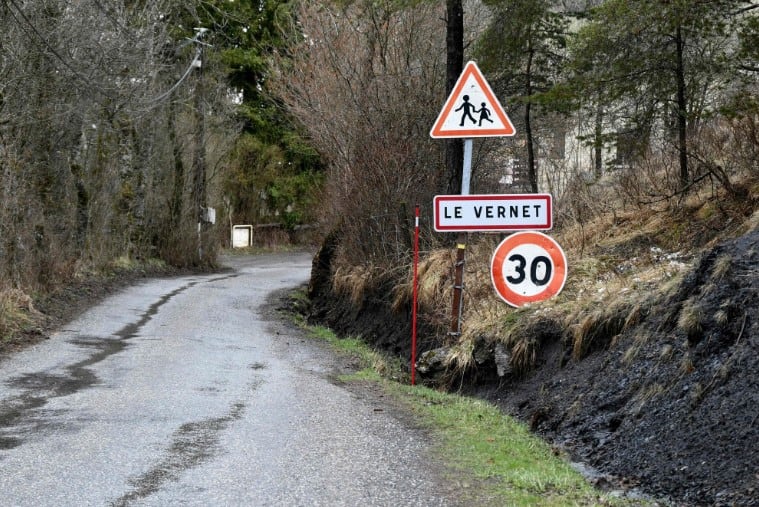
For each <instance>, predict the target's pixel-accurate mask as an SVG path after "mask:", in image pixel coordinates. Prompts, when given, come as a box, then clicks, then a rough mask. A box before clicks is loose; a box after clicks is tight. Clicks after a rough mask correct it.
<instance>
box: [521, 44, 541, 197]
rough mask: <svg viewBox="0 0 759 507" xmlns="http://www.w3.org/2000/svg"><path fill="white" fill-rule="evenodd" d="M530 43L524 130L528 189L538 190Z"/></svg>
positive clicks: (534, 191)
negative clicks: (532, 121) (532, 118)
mask: <svg viewBox="0 0 759 507" xmlns="http://www.w3.org/2000/svg"><path fill="white" fill-rule="evenodd" d="M532 56H533V51H532V45H531V44H529V43H528V56H527V71H526V80H527V83H526V86H525V92H526V96H527V103H526V104H525V106H524V132H525V136H526V137H527V176H528V178H529V180H530V191H531V192H533V193H537V191H538V170H537V167H536V163H535V140H534V139H533V137H532V123H531V117H530V116H531V113H532Z"/></svg>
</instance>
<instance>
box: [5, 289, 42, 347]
mask: <svg viewBox="0 0 759 507" xmlns="http://www.w3.org/2000/svg"><path fill="white" fill-rule="evenodd" d="M39 315H40V314H39V312H38V311H37V310H36V309H35V308H34V304H33V303H32V298H31V297H30V296H29V295H28V294H26V293H24V292H22V291H20V290H18V289H4V290H0V341H5V340H8V339H10V338H12V337H13V336H14V335H16V334H17V333H19V332H21V331H23V330H24V329H25V328H26V327H28V326H29V325H31V324H33V323H34V322H35V320H36V319H37V318H38V317H39Z"/></svg>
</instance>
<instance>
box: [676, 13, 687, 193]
mask: <svg viewBox="0 0 759 507" xmlns="http://www.w3.org/2000/svg"><path fill="white" fill-rule="evenodd" d="M675 43H676V51H677V55H676V59H677V71H676V72H677V76H676V79H677V136H678V143H677V149H678V152H679V158H680V185H681V187H682V188H686V187H687V185H688V130H687V129H688V103H687V102H686V99H685V91H686V90H685V63H684V60H683V51H684V48H683V46H684V42H683V34H682V28H681V26H680V23H679V22H678V24H677V29H676V31H675Z"/></svg>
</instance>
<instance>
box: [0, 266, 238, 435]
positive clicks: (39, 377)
mask: <svg viewBox="0 0 759 507" xmlns="http://www.w3.org/2000/svg"><path fill="white" fill-rule="evenodd" d="M237 276H239V274H236V273H235V274H231V275H226V276H223V277H216V278H212V279H209V280H205V281H204V283H210V282H216V281H219V280H225V279H228V278H234V277H237ZM198 283H200V282H199V281H194V282H189V283H188V284H186V285H183V286H181V287H179V288H177V289H174V290H173V291H171V292H169V293H167V294H165V295H163V296H162V297H161V298H159V299H158V301H156V302H155V303H153V304H152V305H150V306H149V307H148V309H147V310H146V311H145V313H143V314H142V315H141V316H140V318H139V320H137V322H133V323H130V324H127V325H126V326H124V327H123V328H121V329H120V330H118V331H116V332H115V333H114V334H113V335H112V336H116V337H118V339H115V340H114V339H113V338H102V337H97V336H79V337H77V338H75V339H73V340H71V341H70V343H72V344H74V345H77V346H79V347H83V348H90V349H96V352H95V353H93V354H91V355H90V356H89V357H87V358H85V359H83V360H82V361H78V362H76V363H74V364H71V365H69V366H66V367H65V368H64V372H65V373H63V374H53V373H46V372H35V373H27V374H24V375H21V376H19V377H16V378H13V379H10V380H8V381H7V384H8V385H10V386H12V387H15V388H18V389H22V390H23V393H22V394H19V395H18V396H14V397H11V398H8V399H6V400H3V402H2V407H0V449H12V448H14V447H18V446H19V445H21V444H23V442H24V438H23V436H22V435H34V434H40V432H39V430H41V429H43V428H49V427H51V426H54V424H53V423H51V422H50V421H49V420H48V418H45V417H44V412H43V413H40V412H39V410H38V409H40V408H42V407H44V406H45V405H46V404H47V403H48V401H49V400H51V399H53V398H59V397H62V396H68V395H70V394H74V393H76V392H79V391H81V390H83V389H87V388H89V387H92V386H94V385H95V384H97V383H98V381H99V379H98V377H97V375H95V373H94V372H93V371H92V370H91V369H90V368H89V367H90V366H92V365H94V364H97V363H99V362H101V361H103V360H105V359H107V358H108V357H110V356H113V355H115V354H118V353H120V352H122V351H123V350H125V349H126V348H127V347H128V346H129V344H128V343H127V342H128V340H130V339H131V338H134V337H136V336H137V334H138V333H139V331H140V329H141V328H142V327H143V326H145V325H146V324H147V323H148V322H150V320H151V319H152V318H153V317H154V316H155V315H156V314H157V313H158V311H159V309H160V308H161V307H162V306H163V305H165V304H166V303H168V302H169V301H171V299H172V298H174V297H176V296H177V295H178V294H181V293H182V292H184V291H186V290H187V289H189V288H192V287H194V286H195V285H197V284H198ZM21 425H23V430H21V428H19V426H21Z"/></svg>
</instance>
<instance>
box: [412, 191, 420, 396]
mask: <svg viewBox="0 0 759 507" xmlns="http://www.w3.org/2000/svg"><path fill="white" fill-rule="evenodd" d="M414 215H415V216H414V280H413V296H412V303H411V304H412V306H411V385H412V386H413V385H415V384H416V308H417V299H418V297H419V293H418V286H419V283H418V282H419V279H418V277H419V274H418V272H419V205H418V204H417V205H416V209H415V211H414Z"/></svg>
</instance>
